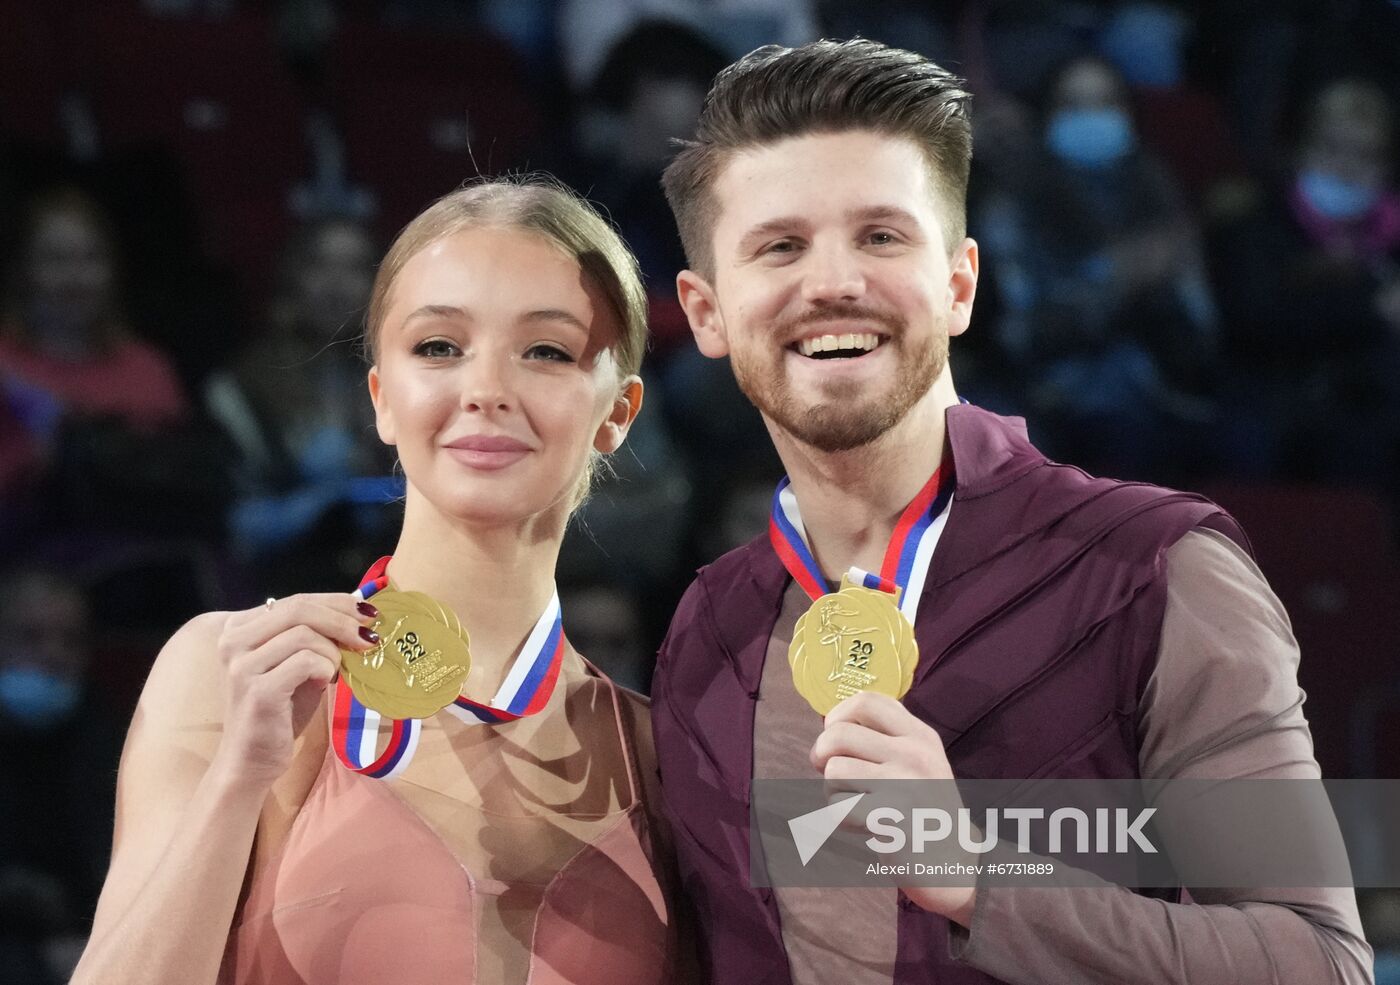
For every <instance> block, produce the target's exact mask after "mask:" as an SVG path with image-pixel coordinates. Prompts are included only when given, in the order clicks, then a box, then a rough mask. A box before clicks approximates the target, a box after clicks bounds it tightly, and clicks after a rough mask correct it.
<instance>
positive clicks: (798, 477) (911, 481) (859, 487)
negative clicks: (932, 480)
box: [770, 369, 958, 582]
mask: <svg viewBox="0 0 1400 985" xmlns="http://www.w3.org/2000/svg"><path fill="white" fill-rule="evenodd" d="M957 402H958V397H957V393H956V392H955V391H954V390H953V381H952V376H951V375H950V374H949V372H948V371H947V370H946V369H945V370H944V372H943V374H942V375H941V376H940V377H939V378H938V379H937V380H936V381H935V382H934V385H933V386H932V387H930V388H929V391H928V393H926V394H924V396H923V399H921V400H920V401H919V402H918V403H917V404H915V405H914V406H913V407H912V408H910V410H909V413H908V414H906V415H905V416H904V419H903V420H902V421H900V422H899V424H897V425H895V426H894V427H893V428H891V429H890V430H889V431H886V432H885V433H884V434H883V435H881V436H880V437H879V438H877V439H876V440H875V441H873V442H871V443H870V444H868V445H864V446H862V447H860V448H855V449H852V450H850V451H842V452H823V451H819V450H817V449H815V448H813V447H812V446H810V445H805V444H802V443H800V442H798V441H796V440H794V439H793V438H792V437H791V436H790V435H788V434H786V433H785V432H779V431H777V430H776V429H773V428H771V427H770V430H771V431H772V433H773V439H774V443H775V444H776V445H777V448H778V454H779V455H780V456H781V458H782V460H783V465H784V466H785V467H786V468H787V473H788V479H789V480H790V481H791V483H792V491H793V494H794V495H795V496H796V497H797V502H798V505H799V507H800V508H801V511H802V525H803V527H804V529H805V532H806V534H807V543H808V545H809V546H810V548H811V550H812V555H813V557H814V558H816V561H817V564H818V565H819V566H820V567H821V569H822V572H823V574H825V575H826V577H827V578H828V579H829V580H831V581H832V582H839V581H840V578H841V575H842V574H843V573H845V571H846V570H847V569H848V568H850V567H851V566H852V565H855V566H858V567H861V568H864V569H866V570H867V571H878V570H879V568H880V564H881V562H882V561H883V560H884V557H885V550H886V549H887V548H888V546H889V542H890V538H891V537H892V536H893V535H894V528H895V524H896V523H897V522H898V521H899V516H900V514H901V513H903V512H904V509H905V507H907V506H908V505H909V503H910V502H911V501H912V500H913V499H914V497H915V496H916V495H918V492H919V490H920V489H922V488H923V486H924V484H925V483H927V482H928V480H929V477H930V476H932V475H933V473H934V471H935V470H936V469H937V468H938V466H939V464H940V463H941V462H942V461H943V451H944V446H945V443H946V440H947V438H946V426H945V423H944V415H945V414H946V412H947V409H948V408H949V407H951V406H954V405H955V404H957Z"/></svg>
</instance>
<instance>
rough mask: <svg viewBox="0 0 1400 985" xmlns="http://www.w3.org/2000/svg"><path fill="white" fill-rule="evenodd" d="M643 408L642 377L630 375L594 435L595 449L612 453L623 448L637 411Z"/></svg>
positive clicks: (608, 453)
mask: <svg viewBox="0 0 1400 985" xmlns="http://www.w3.org/2000/svg"><path fill="white" fill-rule="evenodd" d="M641 409H642V378H641V377H640V376H629V377H627V379H625V380H623V381H622V386H621V388H620V389H619V390H618V393H617V398H616V399H614V400H613V405H612V409H611V410H610V411H608V416H607V417H605V418H604V419H603V423H602V424H600V425H598V432H597V433H596V434H594V435H593V449H594V451H600V452H602V453H603V454H604V455H610V454H612V453H613V452H615V451H617V450H618V449H619V448H621V447H622V442H623V441H624V440H625V439H626V438H627V432H628V430H629V429H630V428H631V427H632V422H633V421H635V420H636V419H637V413H638V412H639V411H640V410H641Z"/></svg>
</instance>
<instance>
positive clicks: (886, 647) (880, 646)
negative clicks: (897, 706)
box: [788, 577, 919, 716]
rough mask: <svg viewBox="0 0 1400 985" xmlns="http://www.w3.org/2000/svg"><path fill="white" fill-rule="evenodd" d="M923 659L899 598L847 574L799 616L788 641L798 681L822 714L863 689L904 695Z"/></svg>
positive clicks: (803, 692) (811, 702) (793, 671)
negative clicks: (858, 582) (837, 586)
mask: <svg viewBox="0 0 1400 985" xmlns="http://www.w3.org/2000/svg"><path fill="white" fill-rule="evenodd" d="M918 662H919V649H918V645H917V644H916V643H915V641H914V631H913V627H911V626H910V625H909V620H907V619H905V618H904V615H903V614H902V613H901V612H900V611H899V606H898V600H897V598H896V597H895V596H893V595H889V594H887V593H885V592H878V591H875V590H874V589H870V588H864V587H861V586H859V585H852V584H851V582H850V580H849V578H846V577H843V578H842V579H841V588H840V590H839V591H836V592H831V593H828V594H826V595H823V596H822V597H821V598H819V599H817V600H816V601H815V602H813V603H812V606H811V608H809V609H808V610H807V611H806V612H805V613H804V614H803V615H802V616H801V618H799V619H798V620H797V625H796V626H794V627H793V631H792V643H791V644H790V645H789V646H788V665H789V666H790V668H791V670H792V680H793V685H794V686H795V687H796V688H797V692H798V693H799V694H801V695H802V697H804V698H806V699H807V703H808V704H810V705H811V706H812V708H813V709H815V710H816V712H817V714H819V715H822V716H825V715H826V714H827V713H828V712H830V711H831V709H832V708H835V707H836V705H837V704H838V703H840V701H841V700H842V699H843V698H848V697H850V696H851V695H853V694H856V693H857V692H859V691H878V692H879V693H881V694H888V695H889V696H890V697H893V698H902V697H904V695H905V694H907V693H908V691H909V688H910V686H911V685H912V684H913V683H914V667H915V665H916V664H917V663H918Z"/></svg>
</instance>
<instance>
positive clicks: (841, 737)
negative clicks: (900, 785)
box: [810, 691, 977, 926]
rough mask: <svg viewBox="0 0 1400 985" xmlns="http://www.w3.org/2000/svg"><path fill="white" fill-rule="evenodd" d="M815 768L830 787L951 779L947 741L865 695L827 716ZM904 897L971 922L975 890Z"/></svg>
mask: <svg viewBox="0 0 1400 985" xmlns="http://www.w3.org/2000/svg"><path fill="white" fill-rule="evenodd" d="M810 759H811V762H812V765H813V766H814V767H815V768H816V769H817V771H818V772H819V773H821V774H822V776H823V777H824V778H825V779H826V781H827V783H828V784H831V785H838V786H839V785H843V784H845V783H849V782H851V781H856V782H865V781H869V780H951V779H953V769H952V767H951V766H949V765H948V757H947V755H945V754H944V752H943V740H942V739H941V738H940V737H939V735H938V733H937V732H935V731H934V730H933V728H931V727H930V726H928V725H926V724H924V723H923V722H921V721H920V720H919V719H917V718H915V717H914V715H913V714H912V713H910V711H909V709H907V708H905V707H904V705H902V704H900V703H899V702H898V701H896V700H895V699H894V698H891V697H889V696H888V695H884V694H876V693H875V692H873V691H862V692H860V693H859V694H854V695H852V696H851V697H849V698H847V699H846V700H844V701H842V702H841V703H840V704H839V705H837V706H836V707H835V708H833V709H831V713H830V714H829V715H827V716H826V727H825V728H824V729H823V731H822V734H821V735H819V736H817V741H816V742H814V743H813V744H812V752H811V756H810ZM900 888H901V889H902V890H903V891H904V894H905V895H906V896H908V897H909V898H910V899H911V900H913V901H914V902H915V903H917V904H918V905H919V906H921V907H923V908H924V909H925V910H929V911H931V912H933V913H938V914H941V915H942V916H945V917H947V918H948V919H949V920H953V921H955V922H957V923H960V924H962V925H963V926H968V925H969V924H970V923H971V922H972V908H973V901H974V900H975V898H976V892H977V891H976V887H973V886H946V887H944V886H934V887H930V886H903V887H900Z"/></svg>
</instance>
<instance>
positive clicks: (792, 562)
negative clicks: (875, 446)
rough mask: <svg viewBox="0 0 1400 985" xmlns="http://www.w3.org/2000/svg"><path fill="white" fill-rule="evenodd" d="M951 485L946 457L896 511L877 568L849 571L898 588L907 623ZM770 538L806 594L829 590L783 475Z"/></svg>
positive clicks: (884, 588) (873, 584)
mask: <svg viewBox="0 0 1400 985" xmlns="http://www.w3.org/2000/svg"><path fill="white" fill-rule="evenodd" d="M954 485H955V481H954V474H953V466H952V461H951V460H945V462H944V464H943V465H941V466H939V467H938V469H936V470H935V471H934V473H933V475H932V476H931V477H930V478H929V480H928V482H926V483H924V486H923V488H922V489H920V490H919V492H918V495H916V496H915V497H914V499H913V500H912V501H911V502H910V503H909V505H908V506H906V507H905V508H904V512H903V513H901V514H900V516H899V521H898V522H897V523H896V524H895V527H894V535H893V536H892V537H891V538H890V543H889V547H887V548H886V549H885V559H884V563H882V564H881V565H880V571H879V573H878V574H876V573H873V572H869V571H863V570H861V569H860V568H852V569H851V571H850V575H851V580H852V582H854V583H855V584H858V585H862V586H864V587H866V588H873V589H875V590H876V591H881V592H888V593H889V594H891V595H895V594H898V595H899V611H900V612H902V613H904V618H906V619H908V620H909V624H910V625H911V626H912V625H913V624H914V617H915V616H916V615H917V614H918V611H919V597H920V596H921V595H922V594H923V591H924V581H925V580H926V579H927V578H928V568H929V563H930V562H931V561H932V560H933V551H934V548H935V547H937V546H938V539H939V537H941V536H943V528H944V527H945V526H947V523H948V511H949V509H950V508H951V507H952V503H953V488H954ZM768 540H769V542H770V543H772V545H773V550H774V551H775V552H776V553H777V555H778V558H779V559H780V560H781V561H782V562H783V567H785V568H787V570H788V573H789V574H790V575H792V577H793V580H794V581H796V582H797V583H798V584H799V585H801V586H802V590H803V591H805V592H806V593H807V594H808V595H809V596H811V597H812V598H813V599H817V598H820V597H821V596H823V595H825V594H827V593H828V592H830V591H831V590H832V589H831V586H830V585H829V584H828V583H827V580H826V576H825V575H823V574H822V570H821V568H820V567H819V566H818V565H817V561H816V558H814V557H813V556H812V551H811V548H810V547H809V546H808V545H807V533H806V530H805V529H804V528H803V526H802V512H801V510H800V509H798V506H797V495H796V494H795V493H794V492H793V491H792V485H791V483H790V482H789V481H788V479H787V477H786V476H784V477H783V481H782V482H780V483H778V489H777V491H776V492H774V493H773V512H772V516H771V517H770V519H769V521H768Z"/></svg>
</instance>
